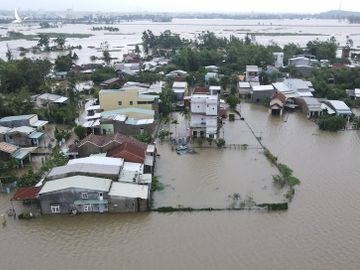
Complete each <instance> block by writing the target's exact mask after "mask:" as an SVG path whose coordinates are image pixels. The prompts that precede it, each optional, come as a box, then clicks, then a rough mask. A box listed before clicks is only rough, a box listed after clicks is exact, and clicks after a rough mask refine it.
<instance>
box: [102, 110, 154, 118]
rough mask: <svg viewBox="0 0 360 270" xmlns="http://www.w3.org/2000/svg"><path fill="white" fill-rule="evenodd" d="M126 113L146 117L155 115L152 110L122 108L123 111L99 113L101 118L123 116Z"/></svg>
mask: <svg viewBox="0 0 360 270" xmlns="http://www.w3.org/2000/svg"><path fill="white" fill-rule="evenodd" d="M127 113H139V114H146V115H151V116H154V115H155V111H154V110H146V109H140V108H124V109H118V110H113V111H105V112H102V113H101V116H102V117H106V116H110V115H114V114H122V115H125V114H127Z"/></svg>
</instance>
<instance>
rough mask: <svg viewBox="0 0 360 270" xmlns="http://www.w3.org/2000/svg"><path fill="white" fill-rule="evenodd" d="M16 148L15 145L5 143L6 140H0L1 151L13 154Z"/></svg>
mask: <svg viewBox="0 0 360 270" xmlns="http://www.w3.org/2000/svg"><path fill="white" fill-rule="evenodd" d="M18 149H19V147H17V146H16V145H13V144H10V143H6V142H0V151H1V152H4V153H8V154H13V153H15V152H16V151H17V150H18Z"/></svg>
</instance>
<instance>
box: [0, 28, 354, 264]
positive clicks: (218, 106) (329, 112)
mask: <svg viewBox="0 0 360 270" xmlns="http://www.w3.org/2000/svg"><path fill="white" fill-rule="evenodd" d="M128 23H129V22H128ZM302 23H304V24H305V25H306V24H307V22H302ZM130 24H131V23H130ZM135 24H136V23H135ZM164 24H165V25H164ZM167 24H169V25H167ZM172 24H173V23H172V22H163V21H161V22H158V21H154V22H152V24H150V25H141V26H140V27H139V26H138V25H137V26H136V27H139V28H140V29H141V30H142V31H141V36H139V37H140V40H139V37H138V36H137V37H136V38H135V37H134V36H132V35H130V36H132V37H129V39H128V40H125V41H123V40H122V39H126V38H127V37H126V35H125V36H123V35H120V34H119V35H116V33H117V32H118V31H119V28H120V30H121V31H123V30H126V28H127V27H125V26H122V25H121V23H120V25H119V28H116V27H117V25H112V26H111V27H108V26H106V24H105V23H104V25H102V24H100V25H99V24H94V25H96V27H95V26H94V25H92V24H90V25H86V31H84V32H81V33H75V32H71V34H72V35H74V36H73V37H70V36H69V37H67V35H69V33H65V32H63V33H62V31H68V30H69V29H71V27H70V26H69V25H66V24H65V25H64V26H63V27H64V28H61V27H55V26H54V28H52V29H51V30H54V33H51V34H49V32H44V31H48V29H47V28H41V27H43V26H39V24H38V23H33V24H30V25H29V26H27V27H28V28H29V29H27V30H24V29H21V28H19V29H18V30H16V29H15V30H14V29H12V26H9V25H7V24H4V28H2V29H1V36H0V47H1V46H3V45H4V44H6V46H5V47H6V53H5V56H4V60H6V61H0V82H1V84H0V94H1V95H0V116H1V117H0V159H1V162H0V188H1V194H0V202H1V203H0V214H1V220H0V221H1V222H2V225H3V227H2V231H1V233H0V241H1V242H3V243H5V242H6V243H8V246H7V247H5V246H6V245H1V249H0V251H1V252H2V254H3V256H4V258H5V259H4V265H5V266H6V268H7V269H10V268H11V267H10V266H11V265H12V264H15V265H16V268H20V267H25V265H27V263H26V262H25V261H24V260H18V261H16V262H15V261H14V260H15V259H12V257H11V254H13V253H14V252H16V250H17V249H19V246H21V244H20V243H24V247H20V249H23V248H26V249H29V250H30V252H29V253H28V254H26V255H25V259H26V260H27V261H28V262H30V263H33V266H31V267H30V268H31V269H45V268H46V265H47V263H46V262H38V261H36V262H35V261H34V260H35V259H34V258H35V257H37V256H40V255H44V254H45V255H47V256H55V255H56V254H60V256H59V257H58V258H55V259H54V261H53V263H54V265H55V266H56V267H60V265H63V264H64V267H65V268H66V267H70V266H71V265H72V266H73V265H77V266H79V269H85V268H86V267H87V266H90V265H93V266H96V267H98V268H99V269H100V268H101V267H103V269H113V265H112V264H108V265H106V266H104V265H103V263H104V260H105V259H106V258H107V259H109V256H113V255H114V251H113V250H116V249H119V248H122V249H123V253H122V255H120V256H118V257H116V258H115V262H114V263H116V264H121V263H124V264H125V265H126V267H125V268H126V269H143V268H145V267H146V265H147V264H149V265H151V269H152V268H159V269H165V267H164V265H167V267H169V268H171V267H170V265H171V264H172V263H174V262H175V263H176V265H178V267H176V269H189V268H199V267H200V266H201V265H202V262H201V261H202V260H200V259H199V260H197V259H194V257H193V254H198V256H199V257H204V258H205V257H207V256H208V255H206V254H208V253H207V252H208V251H209V250H206V248H205V249H204V247H205V246H213V244H211V243H212V242H218V243H219V247H217V248H215V250H214V251H213V252H216V253H217V257H218V259H221V260H222V261H223V263H222V266H223V268H224V269H228V268H236V267H237V266H239V262H240V261H245V258H252V259H250V260H246V263H245V262H244V267H245V266H247V267H249V268H254V267H258V268H262V269H270V268H269V267H267V266H266V265H267V262H268V261H269V260H275V259H276V258H277V256H280V255H276V254H275V253H276V252H271V254H268V255H264V254H266V252H268V251H269V250H270V249H271V248H272V246H273V243H274V241H275V242H276V243H277V245H278V247H277V248H278V251H279V252H280V254H287V257H288V259H286V262H285V263H283V264H278V263H276V262H274V263H273V264H272V266H273V268H276V269H289V268H292V269H302V268H301V267H300V265H302V264H299V265H297V266H296V267H291V266H292V262H294V261H295V262H300V259H299V258H298V257H297V255H296V254H295V253H296V252H295V253H287V252H288V250H289V249H290V248H292V247H293V248H295V249H297V250H299V252H300V253H302V255H303V256H307V257H308V258H309V261H308V262H305V263H304V264H303V265H305V267H308V268H309V267H310V268H311V266H313V265H317V266H318V268H319V269H328V268H326V267H324V265H326V263H325V262H324V261H323V260H325V259H322V258H324V257H326V258H328V257H332V256H334V259H332V263H333V264H334V265H336V267H335V268H331V269H337V267H340V268H341V267H343V268H344V267H345V266H349V269H355V268H353V266H355V265H357V264H358V262H357V261H356V260H355V259H354V260H353V261H347V262H343V261H341V260H339V259H338V258H339V257H338V256H336V254H335V249H340V250H341V252H342V253H341V254H346V255H347V256H351V255H354V250H356V248H357V247H358V246H359V243H360V239H359V238H358V237H357V236H354V233H355V232H357V225H356V224H357V222H358V221H359V220H358V215H356V213H357V211H358V210H359V208H358V203H357V198H358V196H357V191H358V190H359V188H360V186H359V183H358V181H357V180H358V179H359V177H360V170H359V166H358V165H359V162H360V158H359V155H358V152H359V145H360V131H359V130H360V111H359V109H358V108H359V106H360V80H359V75H360V68H359V67H360V66H359V64H358V61H357V56H358V49H357V48H358V45H359V44H358V43H356V41H355V42H354V40H355V39H356V36H355V35H354V36H353V37H352V36H351V35H350V36H346V38H344V37H342V39H340V40H336V38H335V36H332V35H328V36H319V37H320V39H317V36H316V35H314V36H311V35H309V36H307V35H305V37H306V42H303V44H302V45H299V44H296V43H292V42H291V39H289V38H288V39H287V40H288V42H287V43H284V44H281V45H279V44H277V43H276V42H275V41H276V39H275V38H274V39H275V41H272V42H265V43H262V42H261V41H258V40H257V38H259V39H260V40H261V39H262V38H263V35H259V34H258V36H257V34H256V31H254V32H252V31H246V32H243V31H240V32H236V31H235V30H233V31H223V32H226V33H227V34H229V36H224V35H222V34H219V33H215V32H209V31H198V32H197V33H196V34H194V35H192V34H190V33H184V32H172V31H170V30H168V29H167V27H169V28H171V27H174V26H173V25H172ZM226 24H227V23H225V24H224V25H221V28H224V27H228V26H227V25H226ZM255 26H256V27H258V25H255ZM39 27H40V28H39ZM69 27H70V28H69ZM72 27H74V29H83V28H84V25H82V24H79V25H77V24H75V25H74V26H72ZM122 27H124V28H122ZM129 27H130V28H131V27H134V26H132V25H130V26H129ZM177 27H178V26H177ZM197 27H198V26H196V28H197ZM209 27H210V25H204V26H200V28H204V29H206V28H209ZM237 27H238V26H237ZM334 27H335V26H334ZM342 27H343V26H342ZM160 28H161V31H160V30H159V29H160ZM64 29H66V30H64ZM116 29H118V30H116ZM151 29H155V30H154V32H152V30H151ZM335 29H337V28H336V27H335ZM281 31H282V30H281ZM281 31H280V32H281ZM89 32H91V33H92V34H93V36H87V37H85V36H84V37H75V35H77V34H84V33H85V34H88V33H89ZM129 32H130V31H129ZM14 33H15V34H16V33H17V34H22V35H24V36H22V37H21V38H19V39H13V40H12V38H11V37H14ZM99 33H101V35H99ZM232 33H233V34H232ZM105 34H106V35H105ZM128 34H129V33H128ZM285 34H286V33H285ZM285 34H284V35H285ZM26 35H32V37H31V39H30V38H29V37H25V36H26ZM285 36H286V35H285ZM280 37H283V36H282V35H281V36H280ZM352 38H354V40H353V39H352ZM23 39H24V40H23ZM117 39H119V40H120V39H121V41H119V42H118V43H117ZM135 39H136V40H135ZM25 40H26V41H25ZM82 40H83V41H82ZM89 40H91V43H90V41H89ZM23 41H24V43H21V42H23ZM16 42H18V44H21V45H24V47H23V46H18V48H15V47H14V44H15V43H16ZM123 42H125V43H127V44H129V43H132V42H133V43H134V44H130V45H126V50H123V48H124V45H123V44H124V43H123ZM3 43H4V44H3ZM9 44H11V45H9ZM16 44H17V43H16ZM80 44H87V45H86V47H87V48H84V51H86V53H85V52H84V51H83V52H81V50H82V49H79V46H81V45H80ZM119 44H121V45H119ZM117 46H118V47H117ZM20 47H22V48H21V49H20ZM120 47H121V48H120ZM94 51H96V53H94ZM19 52H21V55H20V54H19ZM0 54H1V52H0ZM5 58H7V59H5ZM348 207H349V208H351V209H352V210H353V211H351V212H350V213H349V214H346V213H344V212H343V210H344V208H348ZM329 208H331V209H332V211H330V210H329ZM100 214H101V215H100ZM318 220H319V221H318ZM292 224H296V226H295V225H294V226H293V225H292ZM324 224H326V225H327V226H329V227H328V228H325V229H323V228H324V227H326V226H324ZM344 224H347V225H348V227H347V229H346V232H345V230H343V229H342V228H343V227H344ZM286 228H288V230H287V231H286ZM28 230H29V232H28ZM269 230H271V231H272V233H271V236H270V235H269V234H270V232H269ZM215 232H216V233H215ZM230 232H232V233H230ZM255 234H258V235H259V237H255ZM61 235H62V236H61ZM330 235H335V237H336V239H337V240H331V237H329V236H330ZM356 235H357V234H356ZM12 238H18V239H17V240H15V241H14V242H13V243H11V239H12ZM231 238H233V240H231ZM101 239H103V240H101ZM188 239H194V240H195V241H194V242H192V241H189V240H188ZM314 239H315V240H314ZM323 239H327V240H323ZM340 239H347V240H349V244H348V245H346V246H345V247H344V246H343V245H342V244H339V243H340V242H341V241H340ZM50 240H51V241H50ZM100 240H101V241H100ZM235 240H236V241H235ZM350 240H351V241H350ZM93 241H98V244H99V249H100V250H99V251H96V252H95V251H93V250H90V249H89V246H90V245H93V244H94V242H93ZM144 241H146V242H147V243H149V245H150V247H149V248H150V249H152V252H149V251H144V247H143V244H144ZM315 241H317V242H316V243H315ZM339 241H340V242H339ZM191 242H192V243H191ZM174 243H183V244H174ZM33 244H34V245H37V246H39V247H40V248H39V249H38V250H36V249H31V246H32V245H33ZM259 244H260V245H263V246H262V247H261V248H260V249H259V248H256V246H258V245H259ZM310 245H314V246H315V247H316V248H315V249H316V250H313V251H311V249H309V248H307V247H309V246H310ZM329 245H334V250H330V251H328V252H326V251H324V247H327V246H329ZM45 249H46V250H48V251H46V252H45V253H43V252H42V250H45ZM80 249H84V250H86V252H87V254H88V255H89V256H90V257H92V258H93V259H86V260H85V259H81V258H80V257H82V256H84V254H83V253H82V252H80V251H79V250H80ZM109 250H110V251H109ZM135 250H142V251H143V252H142V255H143V258H142V259H138V256H136V255H135V254H134V253H136V252H134V251H135ZM240 250H241V252H238V251H240ZM300 250H301V251H300ZM97 252H98V253H97ZM95 253H96V254H98V255H99V254H100V255H101V256H103V259H100V260H97V259H95V257H97V256H95V255H96V254H95ZM175 253H176V254H179V257H177V255H175ZM210 253H211V252H210ZM239 253H241V254H239ZM70 254H73V255H70ZM341 254H340V255H339V256H341ZM229 256H230V258H229ZM55 257H56V256H55ZM154 257H157V259H154ZM195 257H196V256H195ZM215 257H216V256H215ZM64 260H65V263H64V262H63V261H64ZM183 260H184V261H185V263H184V265H183V266H181V263H180V262H183ZM213 263H215V260H213V259H211V258H209V260H208V262H207V263H206V265H207V266H208V267H206V268H207V269H219V268H218V267H217V266H214V265H212V264H213ZM215 264H216V263H215ZM219 267H220V266H219ZM200 268H201V267H200ZM345 268H346V267H345ZM11 269H12V268H11ZM14 269H15V268H14ZM329 269H330V268H329Z"/></svg>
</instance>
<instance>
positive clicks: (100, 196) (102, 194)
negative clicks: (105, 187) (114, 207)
mask: <svg viewBox="0 0 360 270" xmlns="http://www.w3.org/2000/svg"><path fill="white" fill-rule="evenodd" d="M102 199H104V193H102V192H99V200H102Z"/></svg>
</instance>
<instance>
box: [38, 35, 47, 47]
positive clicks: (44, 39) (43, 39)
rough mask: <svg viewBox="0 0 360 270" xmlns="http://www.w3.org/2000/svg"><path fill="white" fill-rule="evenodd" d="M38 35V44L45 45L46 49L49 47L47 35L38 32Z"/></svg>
mask: <svg viewBox="0 0 360 270" xmlns="http://www.w3.org/2000/svg"><path fill="white" fill-rule="evenodd" d="M39 37H40V39H39V41H38V46H39V47H45V48H46V49H48V48H49V36H48V35H45V34H40V35H39Z"/></svg>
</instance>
